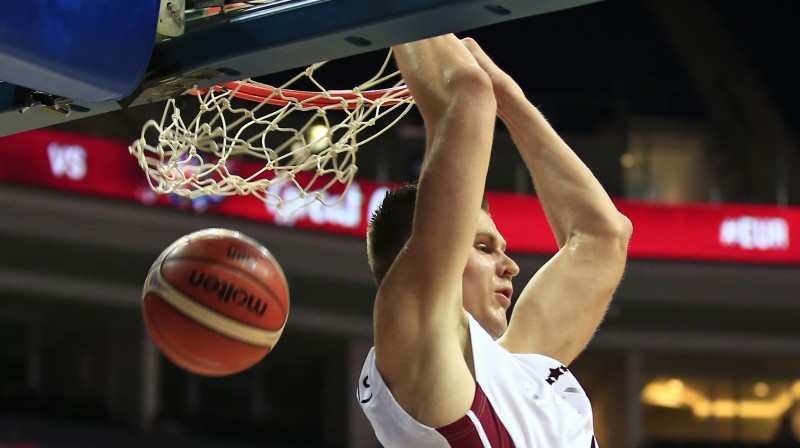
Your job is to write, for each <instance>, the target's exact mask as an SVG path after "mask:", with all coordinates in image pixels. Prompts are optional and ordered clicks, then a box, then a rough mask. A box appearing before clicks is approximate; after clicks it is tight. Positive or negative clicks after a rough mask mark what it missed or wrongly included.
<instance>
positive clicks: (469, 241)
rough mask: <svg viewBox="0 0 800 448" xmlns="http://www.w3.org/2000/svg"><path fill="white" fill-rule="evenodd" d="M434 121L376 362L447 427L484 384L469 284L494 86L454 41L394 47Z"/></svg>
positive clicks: (410, 404)
mask: <svg viewBox="0 0 800 448" xmlns="http://www.w3.org/2000/svg"><path fill="white" fill-rule="evenodd" d="M394 52H395V57H396V60H397V63H398V66H399V67H400V70H401V72H402V74H403V77H404V79H405V81H406V83H407V84H408V87H409V90H410V91H411V94H412V95H413V96H414V98H415V101H416V103H417V106H418V108H419V110H420V112H421V114H422V117H423V119H424V122H425V128H426V133H427V141H426V152H425V157H424V162H423V166H422V172H421V176H420V180H419V188H418V193H417V201H416V208H415V213H414V221H413V226H412V231H411V236H410V238H409V240H408V242H407V244H406V246H405V247H404V248H403V249H402V250H401V251H400V253H399V255H398V256H397V258H396V260H395V261H394V263H393V264H392V266H391V268H390V269H389V271H388V273H387V274H386V276H385V277H384V278H383V280H382V282H381V284H380V287H379V291H378V295H377V298H376V302H375V350H376V355H375V356H376V364H377V367H378V369H379V371H380V373H381V376H382V377H383V378H384V380H385V382H386V384H387V385H388V386H389V388H390V390H391V392H392V394H393V395H394V397H395V399H396V400H397V402H398V403H399V404H400V405H401V407H403V409H404V410H405V411H406V412H408V413H409V414H410V415H411V416H412V417H414V418H415V419H416V420H417V421H419V422H420V423H423V424H425V425H429V426H433V427H437V426H441V425H445V424H448V423H451V422H453V421H455V420H457V419H458V418H460V417H463V416H464V414H465V413H466V411H467V410H468V409H469V407H470V404H471V402H472V399H473V395H474V391H475V385H474V379H473V378H472V376H471V373H470V371H469V368H468V365H467V362H466V361H465V359H464V352H465V345H466V344H467V333H468V326H467V323H466V317H465V314H464V311H463V308H462V302H461V278H462V274H463V272H464V267H465V265H466V262H467V257H468V255H469V251H470V250H472V245H473V242H474V238H475V233H476V228H477V223H478V217H479V213H480V210H481V201H482V197H483V189H484V184H485V180H486V173H487V169H488V164H489V154H490V150H491V145H492V137H493V130H494V122H495V119H496V108H495V107H496V105H495V101H494V95H493V92H492V87H491V81H490V79H489V77H488V76H487V75H486V73H485V72H484V71H483V70H482V69H481V68H480V66H479V65H478V64H477V62H476V61H475V59H474V58H473V56H472V55H471V54H470V52H469V51H468V50H467V49H466V48H465V47H464V45H463V44H462V43H461V42H460V41H459V40H458V39H457V38H455V36H453V35H446V36H441V37H436V38H433V39H428V40H424V41H419V42H414V43H411V44H406V45H401V46H398V47H396V48H394Z"/></svg>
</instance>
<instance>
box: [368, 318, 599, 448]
mask: <svg viewBox="0 0 800 448" xmlns="http://www.w3.org/2000/svg"><path fill="white" fill-rule="evenodd" d="M469 326H470V338H471V339H472V356H473V360H474V364H475V379H476V392H475V400H474V401H473V404H472V406H471V408H470V410H469V411H468V412H467V415H465V416H464V417H463V418H461V419H460V420H458V421H456V422H455V423H453V424H450V425H447V426H445V427H442V428H431V427H428V426H425V425H423V424H420V423H419V422H417V421H416V420H414V419H413V418H412V417H411V416H409V415H408V414H407V413H406V412H405V411H404V410H403V409H402V408H401V407H400V406H399V405H398V404H397V402H396V401H395V399H394V397H393V396H392V394H391V392H390V391H389V389H388V388H387V387H386V384H385V383H384V382H383V378H381V376H380V374H379V373H378V369H377V367H376V366H375V349H374V348H373V349H372V350H370V352H369V355H368V356H367V360H366V362H365V363H364V367H363V369H362V370H361V377H360V381H359V385H358V390H357V394H356V395H357V398H358V400H359V402H360V403H361V407H362V409H363V410H364V413H365V414H366V415H367V418H368V419H369V420H370V422H371V423H372V427H373V429H374V430H375V435H376V436H377V437H378V440H379V441H380V442H381V444H383V446H385V447H386V448H409V447H415V448H417V447H418V448H511V447H517V448H561V447H564V448H594V447H596V446H597V445H596V441H595V438H594V429H593V424H592V409H591V404H590V403H589V399H588V397H587V396H586V393H585V392H584V391H583V388H582V387H581V386H580V384H578V380H577V379H575V377H574V376H573V375H572V373H571V372H570V371H569V370H568V369H567V368H566V367H564V366H563V365H562V364H561V363H559V362H558V361H556V360H554V359H551V358H548V357H546V356H542V355H536V354H526V355H518V354H512V353H509V352H508V351H506V350H505V349H504V348H502V347H501V346H500V345H498V344H497V343H496V342H495V341H494V340H492V338H491V337H490V336H489V334H488V333H487V332H486V331H485V330H484V329H483V328H482V327H481V326H480V325H479V324H478V322H477V321H475V319H473V318H472V316H470V317H469Z"/></svg>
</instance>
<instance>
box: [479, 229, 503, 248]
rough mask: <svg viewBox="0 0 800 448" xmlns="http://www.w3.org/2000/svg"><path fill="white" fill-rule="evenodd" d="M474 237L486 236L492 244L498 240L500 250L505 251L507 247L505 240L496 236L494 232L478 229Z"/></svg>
mask: <svg viewBox="0 0 800 448" xmlns="http://www.w3.org/2000/svg"><path fill="white" fill-rule="evenodd" d="M475 237H476V238H481V237H482V238H486V239H488V240H489V242H491V243H492V244H493V245H494V244H498V242H499V246H500V250H501V251H502V252H505V251H506V248H507V247H508V244H507V243H506V241H505V240H504V239H503V238H498V237H497V236H496V235H495V234H494V233H490V232H483V231H478V233H477V234H476V235H475Z"/></svg>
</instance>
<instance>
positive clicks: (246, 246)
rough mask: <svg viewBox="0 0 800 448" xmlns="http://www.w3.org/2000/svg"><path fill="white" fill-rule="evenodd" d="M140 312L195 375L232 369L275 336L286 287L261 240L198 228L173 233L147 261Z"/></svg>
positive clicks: (157, 338) (172, 356)
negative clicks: (177, 234) (175, 237)
mask: <svg viewBox="0 0 800 448" xmlns="http://www.w3.org/2000/svg"><path fill="white" fill-rule="evenodd" d="M142 312H143V315H144V322H145V325H146V328H147V331H148V332H149V334H150V336H151V337H152V339H153V341H154V342H155V344H156V346H157V347H158V348H159V350H160V351H161V352H162V353H163V354H164V355H165V356H166V357H167V358H168V359H169V360H170V361H172V362H173V363H175V364H177V365H178V366H180V367H182V368H184V369H186V370H188V371H190V372H192V373H197V374H200V375H207V376H223V375H231V374H234V373H238V372H241V371H243V370H245V369H247V368H249V367H252V366H253V365H255V364H256V363H258V362H259V361H261V360H262V359H263V358H264V356H266V355H267V354H268V353H269V352H270V351H271V350H272V348H273V347H274V346H275V344H276V343H277V342H278V339H279V338H280V336H281V333H283V328H284V326H285V324H286V318H287V316H288V312H289V290H288V286H287V283H286V278H285V276H284V274H283V270H282V269H281V267H280V265H279V264H278V262H277V260H276V259H275V258H274V257H273V256H272V254H270V252H269V251H268V250H267V249H266V248H265V247H264V246H262V245H261V244H259V243H258V242H257V241H255V240H254V239H252V238H250V237H247V236H245V235H243V234H242V233H240V232H237V231H233V230H228V229H204V230H199V231H197V232H194V233H191V234H189V235H185V236H183V237H181V238H179V239H178V240H177V241H175V242H174V243H172V244H171V245H170V246H169V247H167V248H166V249H165V250H164V251H163V252H162V253H161V255H159V257H158V258H157V259H156V261H155V263H153V266H152V267H151V268H150V272H149V273H148V274H147V280H146V281H145V285H144V291H143V292H142Z"/></svg>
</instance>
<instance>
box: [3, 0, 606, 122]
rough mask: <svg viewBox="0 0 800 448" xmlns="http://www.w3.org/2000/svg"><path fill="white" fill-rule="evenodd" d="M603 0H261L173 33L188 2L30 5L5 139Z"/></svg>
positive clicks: (6, 76) (9, 48)
mask: <svg viewBox="0 0 800 448" xmlns="http://www.w3.org/2000/svg"><path fill="white" fill-rule="evenodd" d="M595 1H597V0H496V1H491V2H490V1H486V0H382V1H371V0H271V1H270V0H266V1H265V0H261V1H259V2H252V4H250V5H248V6H247V7H245V8H242V9H238V10H236V11H235V12H231V13H227V14H220V15H217V16H215V17H214V18H213V20H211V19H200V20H197V21H195V22H193V25H194V26H186V29H185V30H183V29H181V30H179V31H177V32H175V34H177V35H176V36H174V37H165V36H161V35H157V33H156V28H157V24H158V23H159V22H163V20H164V17H165V16H166V13H165V8H172V10H173V11H174V9H175V8H176V5H177V6H179V7H182V6H183V1H166V0H163V1H159V0H140V1H137V2H130V1H127V0H109V1H107V2H104V3H103V7H102V8H98V7H97V6H96V3H94V4H93V5H91V4H89V2H88V0H78V1H75V0H71V1H69V2H68V1H66V0H51V1H48V2H42V1H32V2H22V3H19V4H17V5H15V8H12V9H11V10H10V13H9V14H4V15H3V17H0V25H3V26H0V80H3V81H0V136H3V135H9V134H13V133H17V132H22V131H25V130H29V129H35V128H40V127H45V126H49V125H52V124H56V123H60V122H64V121H68V120H74V119H79V118H83V117H87V116H91V115H96V114H100V113H105V112H110V111H113V110H117V109H120V108H123V107H133V106H136V105H140V104H144V103H148V102H155V101H160V100H164V99H167V98H170V97H175V96H178V95H180V94H181V93H183V92H184V91H186V90H187V89H189V88H191V87H193V86H195V85H197V86H198V87H200V88H203V87H208V86H212V85H217V84H221V83H224V82H228V81H233V80H237V79H242V78H248V77H256V76H261V75H267V74H270V73H275V72H279V71H283V70H287V69H292V68H297V67H303V66H307V65H309V64H311V63H314V62H318V61H323V60H332V59H338V58H343V57H346V56H352V55H356V54H360V53H365V52H369V51H373V50H378V49H381V48H386V47H389V46H391V45H395V44H398V43H402V42H408V41H412V40H416V39H421V38H425V37H430V36H434V35H439V34H443V33H447V32H461V31H466V30H469V29H473V28H478V27H481V26H486V25H491V24H495V23H499V22H503V21H508V20H513V19H517V18H522V17H527V16H532V15H537V14H543V13H547V12H551V11H556V10H560V9H565V8H570V7H575V6H580V5H583V4H588V3H593V2H595ZM187 3H191V2H187ZM195 3H205V4H214V3H219V4H223V3H230V2H225V1H223V0H204V1H202V2H200V1H197V2H195ZM162 24H163V23H162ZM20 42H27V43H28V44H26V45H20ZM31 42H33V43H31Z"/></svg>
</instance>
